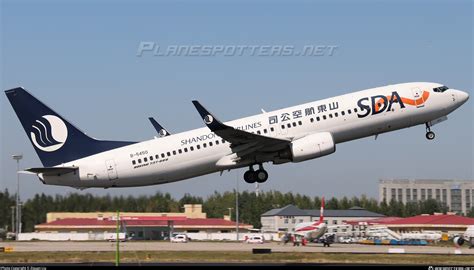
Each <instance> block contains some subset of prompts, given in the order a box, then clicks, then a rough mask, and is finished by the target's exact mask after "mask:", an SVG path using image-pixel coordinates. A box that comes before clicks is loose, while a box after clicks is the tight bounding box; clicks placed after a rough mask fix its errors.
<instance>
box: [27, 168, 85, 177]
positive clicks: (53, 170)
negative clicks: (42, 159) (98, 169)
mask: <svg viewBox="0 0 474 270" xmlns="http://www.w3.org/2000/svg"><path fill="white" fill-rule="evenodd" d="M78 169H79V167H49V168H29V169H26V170H25V171H27V172H32V173H36V174H40V173H42V174H43V175H46V176H47V175H57V176H60V175H63V174H67V173H71V172H75V171H76V170H78Z"/></svg>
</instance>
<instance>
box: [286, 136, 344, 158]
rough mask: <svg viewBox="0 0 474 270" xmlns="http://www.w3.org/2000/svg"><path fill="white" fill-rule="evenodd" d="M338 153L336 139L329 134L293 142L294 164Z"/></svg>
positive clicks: (291, 150) (291, 147)
mask: <svg viewBox="0 0 474 270" xmlns="http://www.w3.org/2000/svg"><path fill="white" fill-rule="evenodd" d="M335 151H336V145H335V144H334V139H333V138H332V135H331V133H329V132H320V133H315V134H311V135H308V136H305V137H303V138H300V139H297V140H295V141H292V142H291V146H290V152H291V161H292V162H301V161H305V160H309V159H313V158H318V157H322V156H326V155H329V154H332V153H334V152H335Z"/></svg>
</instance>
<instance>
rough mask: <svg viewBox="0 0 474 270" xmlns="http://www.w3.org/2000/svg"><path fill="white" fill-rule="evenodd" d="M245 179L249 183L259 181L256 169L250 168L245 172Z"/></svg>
mask: <svg viewBox="0 0 474 270" xmlns="http://www.w3.org/2000/svg"><path fill="white" fill-rule="evenodd" d="M244 180H245V182H247V183H249V184H253V183H255V181H257V175H256V173H255V171H251V170H248V171H246V172H245V173H244Z"/></svg>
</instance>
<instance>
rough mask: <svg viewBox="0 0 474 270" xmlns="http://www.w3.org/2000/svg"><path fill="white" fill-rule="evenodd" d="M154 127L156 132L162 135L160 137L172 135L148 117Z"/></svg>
mask: <svg viewBox="0 0 474 270" xmlns="http://www.w3.org/2000/svg"><path fill="white" fill-rule="evenodd" d="M148 120H150V122H151V124H152V125H153V127H154V128H155V129H156V132H158V134H159V135H160V137H166V136H169V135H171V133H169V132H168V130H166V129H165V128H164V127H163V126H161V125H160V124H159V123H158V122H157V121H156V120H155V119H154V118H153V117H148Z"/></svg>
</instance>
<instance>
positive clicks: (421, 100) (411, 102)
mask: <svg viewBox="0 0 474 270" xmlns="http://www.w3.org/2000/svg"><path fill="white" fill-rule="evenodd" d="M429 97H430V92H428V91H423V95H422V96H421V97H420V98H418V99H411V98H404V97H402V98H401V99H402V102H403V103H404V104H408V105H411V106H419V105H422V104H424V103H425V102H426V101H427V100H428V98H429ZM391 98H392V96H387V100H390V99H391ZM393 100H394V101H396V100H397V97H396V96H395V97H394V99H393ZM384 103H385V100H384V99H383V98H381V99H379V100H378V101H377V103H375V111H376V112H378V111H379V109H380V106H379V104H380V105H383V104H384Z"/></svg>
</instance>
